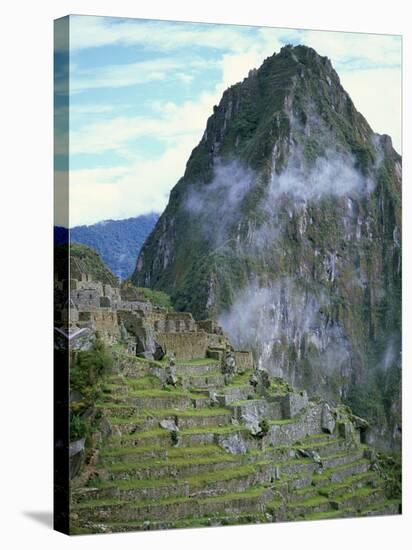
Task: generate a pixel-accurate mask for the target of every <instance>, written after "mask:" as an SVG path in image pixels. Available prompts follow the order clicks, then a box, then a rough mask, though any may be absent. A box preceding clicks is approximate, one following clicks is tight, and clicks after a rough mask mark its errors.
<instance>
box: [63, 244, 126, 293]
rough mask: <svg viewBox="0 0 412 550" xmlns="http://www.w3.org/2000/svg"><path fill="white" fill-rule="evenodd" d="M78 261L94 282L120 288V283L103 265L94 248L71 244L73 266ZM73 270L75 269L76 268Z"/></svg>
mask: <svg viewBox="0 0 412 550" xmlns="http://www.w3.org/2000/svg"><path fill="white" fill-rule="evenodd" d="M76 260H80V261H81V267H85V269H86V272H87V273H88V274H89V275H90V276H91V277H92V279H93V281H100V282H102V283H106V284H109V285H112V286H118V285H119V281H118V279H117V277H116V276H115V275H113V273H112V272H111V271H110V269H109V268H108V267H106V265H105V264H104V263H103V261H102V259H101V257H100V256H99V254H98V253H97V252H96V250H94V249H93V248H89V247H88V246H85V245H84V244H78V243H70V261H71V264H72V263H74V262H75V261H76ZM71 268H72V269H73V268H74V267H72V265H71Z"/></svg>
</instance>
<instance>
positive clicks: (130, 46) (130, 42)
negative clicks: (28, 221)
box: [55, 16, 402, 227]
mask: <svg viewBox="0 0 412 550" xmlns="http://www.w3.org/2000/svg"><path fill="white" fill-rule="evenodd" d="M285 44H294V45H296V44H305V45H307V46H311V47H312V48H314V49H315V50H316V51H317V52H318V53H319V54H320V55H326V56H327V57H329V58H330V59H331V61H332V64H333V66H334V68H335V69H336V70H337V72H338V74H339V76H340V79H341V82H342V85H343V86H344V88H345V89H346V90H347V92H348V93H349V94H350V96H351V98H352V100H353V102H354V103H355V106H356V108H357V109H358V110H359V111H360V112H361V113H362V114H363V115H364V116H365V117H366V119H367V120H368V122H369V124H370V125H371V127H372V129H373V130H374V131H375V132H378V133H381V134H382V133H385V134H389V135H390V136H391V138H392V140H393V144H394V147H395V149H396V150H397V151H398V152H399V153H400V152H401V48H402V45H401V38H400V37H399V36H392V35H372V34H360V33H356V34H355V33H338V32H328V31H313V30H295V29H281V28H269V27H247V26H237V25H213V24H205V23H186V22H184V23H183V22H168V21H154V20H143V19H123V18H111V17H94V16H70V62H69V67H60V66H59V64H58V62H57V63H56V67H57V68H58V73H59V74H58V75H57V78H56V80H55V94H56V106H57V107H56V109H57V114H58V115H62V119H64V114H65V111H64V110H65V109H66V111H67V108H66V107H65V105H64V101H59V99H62V98H63V96H64V94H65V92H66V89H65V86H64V79H65V77H66V76H67V74H69V76H70V80H69V83H70V93H69V105H70V106H69V116H70V130H69V131H68V136H67V135H65V134H66V133H67V132H66V130H65V128H62V127H59V126H58V127H57V131H58V132H60V134H61V135H60V138H62V139H56V155H55V166H56V170H57V174H56V176H57V179H58V180H59V179H62V180H64V176H65V174H66V172H65V170H66V169H67V162H65V154H66V152H65V150H64V148H62V149H61V150H59V148H60V147H59V144H60V142H62V143H64V142H65V139H66V142H67V139H68V142H69V145H70V147H69V150H70V153H69V181H70V186H69V195H70V220H69V223H70V226H71V227H73V226H76V225H80V224H92V223H96V222H98V221H102V220H105V219H123V218H127V217H131V216H137V215H140V214H144V213H148V212H161V211H162V210H163V209H164V208H165V206H166V204H167V201H168V196H169V192H170V190H171V189H172V187H173V186H174V185H175V184H176V182H177V181H178V179H179V178H180V177H181V176H182V175H183V173H184V169H185V165H186V162H187V160H188V158H189V155H190V153H191V151H192V149H193V148H194V147H195V146H196V145H197V144H198V142H199V141H200V139H201V137H202V134H203V132H204V129H205V126H206V121H207V118H208V117H209V116H210V115H211V114H212V111H213V106H214V105H216V104H218V103H219V101H220V98H221V96H222V93H223V92H224V90H225V89H226V88H228V87H229V86H231V85H232V84H235V83H236V82H239V81H241V80H243V78H245V77H246V76H247V74H248V72H249V70H250V69H253V68H258V67H259V66H260V65H261V63H262V62H263V60H264V59H265V58H266V57H268V56H270V55H273V53H275V52H278V51H279V50H280V48H281V47H282V46H283V45H285ZM60 47H62V46H61V45H59V43H57V48H56V59H57V60H58V59H59V48H60ZM59 96H60V97H59ZM66 158H67V157H66ZM56 223H57V224H61V225H67V223H65V222H64V221H62V220H60V221H59V219H57V220H56Z"/></svg>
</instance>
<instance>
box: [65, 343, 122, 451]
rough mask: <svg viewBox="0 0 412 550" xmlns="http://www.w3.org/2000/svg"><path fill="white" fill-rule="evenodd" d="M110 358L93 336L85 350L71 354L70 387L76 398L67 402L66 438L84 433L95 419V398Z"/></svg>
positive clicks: (96, 415) (77, 436) (111, 361)
mask: <svg viewBox="0 0 412 550" xmlns="http://www.w3.org/2000/svg"><path fill="white" fill-rule="evenodd" d="M112 363H113V358H112V356H111V354H110V353H109V352H108V351H107V349H106V347H105V345H104V343H103V342H102V341H101V340H99V339H97V340H96V341H95V343H94V344H93V347H92V348H91V349H90V350H88V351H77V352H75V353H74V354H73V355H72V359H71V364H70V391H71V392H73V393H74V395H76V394H77V395H78V396H79V399H78V400H75V401H73V402H72V403H71V405H70V440H72V441H73V440H76V439H80V438H82V437H86V445H87V444H88V443H89V438H90V434H91V432H92V431H93V428H94V427H95V424H96V422H97V421H98V413H97V411H96V410H95V404H96V402H98V401H99V399H101V397H102V395H103V391H102V390H103V381H104V376H105V375H107V374H109V373H110V371H111V368H112ZM89 413H90V414H89Z"/></svg>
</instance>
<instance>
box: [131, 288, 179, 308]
mask: <svg viewBox="0 0 412 550" xmlns="http://www.w3.org/2000/svg"><path fill="white" fill-rule="evenodd" d="M137 290H138V291H139V292H141V293H142V294H143V295H144V297H145V298H146V299H147V300H149V302H151V303H152V304H153V305H154V306H158V307H164V308H165V309H169V310H172V309H173V307H172V302H171V299H170V296H169V295H168V294H166V292H162V291H161V290H153V289H151V288H144V287H139V288H138V289H137Z"/></svg>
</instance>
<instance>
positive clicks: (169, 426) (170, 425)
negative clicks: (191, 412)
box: [159, 419, 179, 432]
mask: <svg viewBox="0 0 412 550" xmlns="http://www.w3.org/2000/svg"><path fill="white" fill-rule="evenodd" d="M159 425H160V427H161V428H163V429H165V430H168V431H169V432H178V431H179V428H178V426H177V424H176V422H175V421H174V420H169V419H165V420H161V421H160V422H159Z"/></svg>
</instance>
